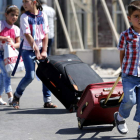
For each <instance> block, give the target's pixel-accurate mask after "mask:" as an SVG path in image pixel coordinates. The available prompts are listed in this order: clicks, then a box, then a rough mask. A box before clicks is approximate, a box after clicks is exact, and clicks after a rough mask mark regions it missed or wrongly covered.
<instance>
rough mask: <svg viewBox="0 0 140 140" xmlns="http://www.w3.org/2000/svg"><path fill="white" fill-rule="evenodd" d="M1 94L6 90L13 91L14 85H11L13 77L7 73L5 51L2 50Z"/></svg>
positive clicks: (0, 68) (0, 62) (0, 64)
mask: <svg viewBox="0 0 140 140" xmlns="http://www.w3.org/2000/svg"><path fill="white" fill-rule="evenodd" d="M0 70H1V73H0V96H1V95H2V93H3V92H4V89H5V93H9V92H12V87H11V77H10V75H9V74H8V73H7V71H6V69H5V65H4V51H0Z"/></svg>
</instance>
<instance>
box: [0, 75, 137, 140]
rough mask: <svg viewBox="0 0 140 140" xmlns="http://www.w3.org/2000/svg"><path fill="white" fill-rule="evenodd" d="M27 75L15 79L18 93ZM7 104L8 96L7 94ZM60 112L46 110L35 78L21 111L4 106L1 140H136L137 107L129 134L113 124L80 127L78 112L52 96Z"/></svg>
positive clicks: (129, 121)
mask: <svg viewBox="0 0 140 140" xmlns="http://www.w3.org/2000/svg"><path fill="white" fill-rule="evenodd" d="M23 75H24V72H20V73H16V74H15V76H14V77H12V88H13V92H14V91H15V89H16V87H17V85H18V83H19V81H20V80H21V78H22V77H23ZM115 79H116V77H111V76H104V77H103V80H104V81H114V80H115ZM3 99H4V100H5V101H7V99H8V98H7V95H6V94H3ZM52 101H53V103H54V104H56V105H58V108H57V109H44V108H43V95H42V84H41V82H39V81H37V79H35V80H34V81H33V82H32V83H31V84H30V85H29V86H28V87H27V89H26V90H25V93H24V95H23V96H22V98H21V100H20V109H19V110H15V109H13V108H12V107H9V106H0V140H134V139H136V135H137V126H138V123H136V122H134V121H133V116H134V114H135V107H134V108H133V110H132V112H131V116H130V117H129V118H128V119H127V124H128V128H129V133H128V134H127V135H121V134H119V133H118V131H117V130H116V128H113V126H112V125H101V126H88V127H86V126H84V127H83V129H82V130H79V128H78V122H77V118H76V113H69V112H68V111H67V110H66V109H65V108H64V106H63V105H62V104H61V103H60V102H59V101H58V100H57V99H56V98H55V97H54V96H53V95H52Z"/></svg>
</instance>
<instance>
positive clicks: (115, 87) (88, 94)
mask: <svg viewBox="0 0 140 140" xmlns="http://www.w3.org/2000/svg"><path fill="white" fill-rule="evenodd" d="M120 77H121V76H120V75H119V77H118V79H117V81H116V82H104V83H97V84H90V85H88V86H87V88H86V89H85V91H84V93H83V94H82V96H81V99H80V100H79V102H78V104H77V105H78V109H77V119H78V127H79V128H80V129H82V128H83V126H88V125H100V124H113V125H115V122H114V112H116V111H118V108H119V105H120V102H121V100H122V98H123V88H122V83H121V82H120V81H119V80H120Z"/></svg>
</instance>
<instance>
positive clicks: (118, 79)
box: [104, 73, 123, 104]
mask: <svg viewBox="0 0 140 140" xmlns="http://www.w3.org/2000/svg"><path fill="white" fill-rule="evenodd" d="M121 74H122V73H120V74H119V77H118V78H117V80H116V82H115V83H114V85H113V87H112V89H111V91H110V92H109V95H108V97H107V98H106V100H105V102H104V104H106V103H107V101H108V100H109V98H110V96H111V94H112V93H113V91H114V89H115V87H116V85H117V84H118V82H119V81H120V78H121ZM122 97H123V96H121V98H120V99H119V102H120V100H121V99H122Z"/></svg>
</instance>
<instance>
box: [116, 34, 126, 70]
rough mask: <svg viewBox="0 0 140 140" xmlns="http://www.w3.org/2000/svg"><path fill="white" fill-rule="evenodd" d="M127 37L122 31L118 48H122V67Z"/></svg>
mask: <svg viewBox="0 0 140 140" xmlns="http://www.w3.org/2000/svg"><path fill="white" fill-rule="evenodd" d="M125 47H126V39H125V36H124V33H121V35H120V39H119V43H118V45H117V48H118V49H119V50H120V66H121V68H122V63H123V58H124V56H125Z"/></svg>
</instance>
